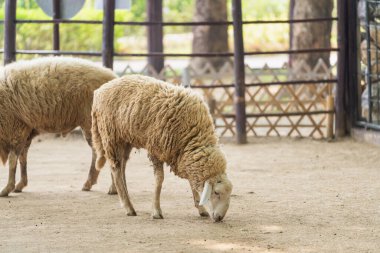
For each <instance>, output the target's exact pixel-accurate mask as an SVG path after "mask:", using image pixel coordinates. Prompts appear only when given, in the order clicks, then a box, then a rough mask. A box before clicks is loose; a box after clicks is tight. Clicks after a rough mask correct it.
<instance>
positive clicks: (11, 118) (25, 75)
mask: <svg viewBox="0 0 380 253" xmlns="http://www.w3.org/2000/svg"><path fill="white" fill-rule="evenodd" d="M114 78H116V75H115V74H114V73H113V72H112V71H111V70H109V69H106V68H103V67H100V66H97V65H95V64H94V63H92V62H90V61H86V60H80V59H75V58H68V57H46V58H40V59H35V60H31V61H19V62H16V63H12V64H9V65H7V66H6V67H5V68H3V69H1V70H0V158H1V160H2V161H3V162H4V163H5V162H6V160H7V157H8V154H9V152H10V150H15V151H16V153H19V152H20V149H22V148H23V145H24V143H23V142H25V140H27V139H28V138H32V136H31V135H36V134H38V133H45V132H48V133H62V134H66V133H68V132H70V131H71V130H73V129H74V128H75V127H77V126H81V127H82V128H84V129H88V131H90V129H91V106H92V99H93V91H94V90H95V89H97V88H99V87H100V86H101V85H102V84H104V83H106V82H108V81H110V80H112V79H114Z"/></svg>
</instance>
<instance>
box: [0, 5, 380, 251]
mask: <svg viewBox="0 0 380 253" xmlns="http://www.w3.org/2000/svg"><path fill="white" fill-rule="evenodd" d="M42 1H43V2H45V3H46V2H48V1H46V0H42ZM42 1H40V2H42ZM74 1H75V2H79V0H73V2H74ZM123 1H124V0H123ZM141 1H143V0H141ZM212 1H214V0H212ZM251 1H252V2H254V1H253V0H251ZM251 1H249V0H247V1H241V0H227V3H229V4H230V3H231V6H230V7H231V8H230V9H231V10H232V11H231V12H232V15H230V19H228V21H223V22H217V21H190V20H189V21H186V22H167V21H165V11H166V10H165V5H164V3H165V0H146V3H147V9H146V14H147V15H146V17H147V20H146V21H128V22H123V21H119V20H118V14H119V13H118V12H117V11H115V7H116V6H117V4H116V3H117V0H104V5H103V6H102V10H101V11H100V12H102V14H104V15H103V16H102V19H100V18H99V19H98V20H94V19H93V18H86V17H87V16H84V17H83V16H82V17H83V18H81V19H65V18H62V16H61V15H60V14H61V10H60V9H61V5H60V3H62V0H54V1H52V2H53V7H54V8H53V12H54V15H53V18H52V19H50V18H46V19H42V18H41V19H38V18H34V19H27V18H21V16H22V15H21V11H20V8H18V5H17V2H18V3H20V0H19V1H16V0H5V1H4V2H5V5H4V7H5V8H4V9H5V16H4V20H3V21H2V24H0V28H2V27H4V35H5V36H4V39H5V40H4V49H3V50H1V51H0V53H1V54H2V56H3V58H4V64H9V63H11V62H13V61H16V60H20V59H21V58H28V57H30V58H34V57H35V56H45V55H70V56H76V57H78V58H91V59H92V60H94V59H95V60H96V61H97V63H95V64H94V66H96V67H98V66H97V65H104V66H106V67H108V68H112V69H113V70H114V72H116V73H117V74H118V75H120V76H122V75H128V74H132V73H137V74H144V75H149V76H153V77H156V78H158V79H162V80H166V81H168V82H171V83H174V84H177V85H183V86H186V87H188V88H189V89H193V91H195V92H197V93H199V94H201V95H202V96H203V98H204V100H205V102H206V103H207V104H208V106H209V109H210V112H211V115H212V117H213V121H214V123H215V126H216V132H217V134H218V135H219V136H221V137H226V138H221V140H220V146H219V143H218V147H220V149H221V150H223V153H224V155H225V157H226V160H227V169H226V173H227V174H228V178H229V179H230V180H231V182H232V184H233V189H232V192H231V195H230V200H231V202H230V204H229V208H228V212H227V215H226V216H225V218H224V219H223V221H222V222H219V223H213V222H212V220H211V219H209V218H207V217H201V213H200V212H198V211H199V210H197V209H198V207H199V206H197V205H196V199H195V197H194V199H193V194H194V192H193V189H191V188H190V187H189V182H188V180H182V179H180V178H178V177H177V176H176V175H175V174H174V173H169V168H168V167H169V166H167V165H163V168H162V179H161V180H163V177H165V180H164V182H163V183H162V192H161V195H160V196H161V197H160V198H159V200H160V201H161V202H160V203H161V207H162V216H163V217H164V219H152V217H154V216H153V215H152V214H154V213H152V212H151V211H152V209H153V208H152V206H153V207H154V203H157V198H156V197H155V198H153V199H155V200H153V201H152V195H153V194H152V193H154V192H156V191H157V187H155V185H156V183H157V180H156V178H155V175H153V174H156V171H154V170H155V169H153V168H152V162H153V161H150V160H149V159H148V158H147V156H148V152H147V151H146V150H145V149H143V148H141V149H139V150H137V149H134V150H133V152H132V154H131V156H130V159H129V160H128V164H127V169H126V174H125V176H124V178H123V180H124V183H125V186H126V185H127V184H128V194H129V195H130V198H131V201H133V205H134V208H135V210H136V213H137V216H127V214H126V212H125V208H123V207H120V206H119V203H118V201H117V200H118V198H119V196H118V195H107V192H108V193H110V192H111V191H112V187H109V186H110V183H111V182H112V181H113V179H112V178H111V177H110V175H109V171H103V172H101V173H100V175H99V178H98V180H97V182H96V184H94V185H93V187H92V188H91V191H81V189H82V190H83V188H81V187H82V185H83V183H84V180H85V179H86V178H87V175H88V164H87V162H89V161H91V158H92V157H91V156H92V155H93V154H92V152H91V150H90V148H89V147H88V143H87V142H86V141H85V140H84V139H83V138H78V137H79V135H77V134H76V133H74V134H70V135H68V136H67V137H65V138H58V137H57V136H56V133H53V134H52V135H49V134H46V135H43V134H41V135H38V136H36V137H35V139H33V145H32V146H31V148H30V150H29V153H28V154H29V155H28V163H27V164H28V180H29V181H27V183H25V185H24V187H25V186H27V187H26V188H23V189H22V192H12V191H11V190H10V192H9V196H8V197H5V196H4V197H0V238H1V239H0V252H154V253H156V252H189V253H210V252H212V253H220V252H274V253H285V252H297V253H298V252H345V253H357V252H378V251H379V248H380V215H379V210H380V209H379V206H380V194H379V193H380V185H379V181H380V173H379V155H378V154H379V148H378V147H375V146H372V145H367V144H366V143H362V142H357V141H355V140H353V138H340V137H344V136H348V135H351V136H354V137H355V134H356V132H357V131H360V132H364V133H365V134H368V136H370V137H371V138H372V137H373V136H374V135H378V136H380V135H379V134H378V132H377V131H378V130H380V127H379V126H380V102H379V100H380V99H379V98H380V88H379V87H380V86H379V73H380V65H379V63H380V60H379V59H378V58H379V56H380V42H379V40H380V36H379V35H380V30H379V27H380V25H379V21H380V0H378V1H374V0H360V1H356V0H353V1H349V0H335V1H334V3H336V5H335V6H336V12H335V11H333V12H332V13H334V14H333V16H332V17H330V16H329V17H327V18H326V17H312V18H311V17H308V18H302V19H298V18H294V16H292V14H291V13H289V18H284V19H281V20H245V19H243V17H244V15H243V14H244V13H245V12H248V11H250V10H249V8H244V2H251ZM295 1H298V3H300V2H306V1H305V0H289V3H290V5H292V4H294V3H295ZM0 2H1V1H0ZM36 2H38V0H36ZM136 2H137V0H136V1H135V3H136ZM262 2H265V3H266V2H267V1H262ZM272 2H274V1H272ZM275 2H276V4H277V2H280V1H278V0H275ZM284 2H285V0H284ZM284 2H283V3H284ZM309 2H313V3H316V2H322V0H318V1H317V0H315V1H314V0H313V1H309ZM326 2H327V1H326ZM194 3H195V0H194ZM286 3H287V2H286ZM242 4H243V7H242ZM163 6H164V8H163ZM38 8H39V7H38ZM17 11H19V12H18V15H16V14H17ZM38 11H40V9H38ZM100 12H99V13H100ZM39 13H41V11H40V12H39ZM335 13H336V14H335ZM31 16H32V15H31ZM78 16H79V15H78ZM89 16H90V15H89ZM98 17H100V16H98ZM326 22H331V23H332V24H333V29H335V34H334V35H333V36H332V40H331V41H333V40H335V39H336V43H332V46H331V47H326V48H323V47H313V48H304V49H292V47H289V49H287V50H275V49H274V50H272V51H269V50H266V51H260V50H255V49H252V50H251V49H249V50H248V47H247V43H248V42H247V36H245V37H243V34H244V29H246V28H247V27H254V28H255V29H259V28H260V27H261V26H270V25H278V24H282V25H285V26H287V25H289V28H290V30H291V29H292V28H294V27H296V25H297V24H305V23H307V24H313V25H314V24H325V23H326ZM42 24H43V26H44V27H49V30H48V29H45V32H46V31H47V32H46V33H45V34H44V35H45V39H44V40H46V38H49V39H50V38H51V47H50V49H51V50H45V49H47V48H49V45H47V46H46V47H45V49H44V50H42V49H37V46H39V45H40V44H39V43H40V40H39V38H35V37H33V36H32V38H28V39H30V40H34V41H37V43H35V44H34V45H37V46H36V47H32V46H31V47H30V48H29V47H28V46H29V45H27V43H25V47H24V46H23V44H22V43H17V42H19V41H20V38H21V39H23V38H25V37H22V36H23V35H24V33H22V32H20V30H19V28H20V27H21V28H27V29H25V30H28V33H26V34H27V35H29V36H30V35H31V34H33V35H34V34H35V33H37V30H38V29H37V28H36V29H35V30H34V26H36V27H38V26H42ZM75 24H83V26H86V27H87V26H89V27H90V28H92V27H95V28H99V30H98V34H97V35H101V36H102V38H100V36H99V37H96V38H95V35H94V38H93V37H91V38H90V40H91V41H95V42H96V43H97V44H99V48H97V49H96V50H95V49H92V48H91V47H90V46H89V45H88V44H86V42H87V40H86V41H85V40H83V41H85V42H82V43H80V44H81V46H82V45H83V44H86V45H85V46H86V47H88V48H89V49H88V50H85V48H86V47H84V46H83V47H81V48H80V49H78V48H75V50H70V49H69V47H66V46H65V43H64V41H65V39H66V38H75V37H74V36H67V37H65V35H66V33H65V32H66V31H67V30H65V28H66V27H73V26H75ZM199 26H201V27H211V26H218V27H220V26H225V27H229V28H230V31H231V33H232V32H233V38H230V39H232V40H233V47H231V50H230V51H228V52H222V53H212V52H208V53H207V52H204V53H184V52H182V53H181V52H180V53H168V52H169V51H170V48H169V50H167V49H166V50H165V49H164V44H165V43H164V42H166V40H165V34H164V31H165V28H167V27H199ZM120 27H134V28H142V29H145V28H146V29H147V33H146V35H147V36H146V38H145V37H143V39H144V40H145V39H146V41H147V52H145V51H137V50H135V51H136V52H132V51H131V52H129V51H128V52H126V51H123V52H121V50H118V48H117V45H118V44H117V41H116V43H115V40H116V39H117V34H118V33H117V32H118V29H119V28H120ZM257 27H259V28H257ZM268 30H269V29H268ZM39 31H41V30H39ZM144 31H145V30H144ZM245 31H246V32H247V30H245ZM188 32H189V30H188ZM290 32H291V31H290ZM307 32H309V31H307ZM189 33H190V32H189ZM87 34H89V33H87ZM76 35H77V34H75V36H76ZM245 35H247V33H245ZM335 35H337V36H336V37H337V38H335V37H334V36H335ZM17 38H18V39H17ZM177 38H178V37H177ZM290 38H291V37H290ZM140 39H141V37H140ZM248 39H249V38H248ZM41 40H42V39H41ZM66 41H67V40H66ZM78 41H79V40H78ZM81 41H82V40H81ZM76 42H77V41H76ZM122 42H125V41H122ZM49 43H50V40H49ZM78 44H79V43H78ZM100 44H101V50H100ZM289 44H291V43H289ZM115 45H116V46H115ZM281 46H282V45H281ZM181 50H182V48H181ZM186 52H187V51H186ZM329 53H331V57H330V59H331V64H329V63H327V62H325V61H324V60H322V59H319V60H318V59H317V60H316V64H315V65H313V66H311V65H310V64H306V63H305V64H304V63H302V60H301V61H299V62H298V64H295V63H294V61H291V58H292V57H289V56H297V55H311V54H313V55H318V56H319V57H320V56H321V55H323V54H329ZM279 55H280V56H281V57H278V56H279ZM0 56H1V55H0ZM191 57H202V58H204V59H208V60H212V59H215V58H217V57H225V58H227V59H229V60H228V61H226V63H224V65H222V66H221V67H220V68H215V67H214V66H213V65H212V64H211V63H206V65H205V66H203V67H202V68H198V67H196V66H194V65H192V64H189V63H188V62H185V63H184V61H182V62H181V64H182V65H180V64H178V65H180V66H178V65H176V64H177V61H174V60H173V59H180V60H182V59H188V58H191ZM264 57H265V58H266V59H265V60H263V58H264ZM277 57H278V58H277ZM288 57H289V59H288ZM268 58H269V61H267V59H268ZM284 58H285V60H284ZM134 59H143V60H145V59H147V62H145V61H144V62H143V64H140V63H141V61H140V62H139V65H138V64H136V62H133V61H134ZM272 59H275V60H278V59H280V61H277V62H276V64H275V66H273V65H272V63H273V62H270V60H272ZM55 60H56V59H55ZM121 60H122V61H121ZM126 60H130V62H128V61H126ZM171 62H175V63H174V64H172V63H171ZM178 62H180V61H178ZM183 63H184V64H183ZM137 65H138V66H137ZM73 68H74V69H77V68H75V67H73ZM45 69H48V68H45ZM45 69H44V70H45ZM49 70H50V69H49ZM35 72H37V73H39V71H35ZM53 72H54V71H53ZM73 72H74V71H72V70H71V71H70V73H68V75H69V76H70V75H73ZM107 72H110V71H108V70H107ZM41 73H43V72H41ZM82 73H83V72H82ZM112 75H113V73H112ZM113 77H114V76H113ZM0 79H2V78H0ZM58 79H59V78H58ZM49 80H50V79H49ZM62 80H66V79H65V78H62ZM15 83H17V82H15ZM20 83H21V82H20ZM25 83H27V82H25ZM48 83H50V82H48ZM1 86H3V87H5V86H4V85H1ZM65 87H66V86H65ZM2 89H3V88H2ZM1 91H2V90H1ZM75 91H77V90H75ZM11 92H12V91H11ZM16 92H18V90H16ZM16 92H15V93H16ZM41 93H43V92H41ZM46 93H48V92H46ZM1 94H2V93H1ZM71 94H72V93H71ZM78 94H79V93H78ZM1 96H2V95H1ZM58 96H59V95H58ZM2 97H3V96H2ZM28 98H29V97H27V99H26V100H27V101H28V102H29V104H33V103H34V101H35V100H33V99H35V98H34V97H33V98H32V97H31V100H28ZM123 99H124V97H123ZM1 101H3V100H1ZM24 101H25V100H24ZM65 101H66V100H65ZM69 102H70V103H71V102H72V101H69ZM1 104H2V105H5V106H3V107H2V108H0V115H6V117H8V115H10V114H4V113H3V112H8V111H11V110H13V108H7V103H1ZM49 104H50V103H49ZM4 108H5V109H4ZM78 108H79V110H81V109H82V107H81V106H78ZM160 108H165V107H164V106H162V107H160ZM42 113H44V112H42ZM56 114H58V115H59V113H56ZM108 114H109V113H108ZM160 115H161V114H160ZM6 117H2V116H0V126H1V128H0V135H4V131H2V129H3V128H2V126H3V125H4V124H3V122H4V121H5V122H11V121H10V120H8V118H6ZM4 118H6V119H5V120H4ZM15 118H17V117H15ZM184 118H186V117H184ZM199 118H201V117H199ZM186 120H187V119H186ZM188 120H189V121H191V118H189V119H188ZM57 121H59V120H57ZM163 122H165V121H163ZM209 122H210V121H209ZM111 123H113V122H111ZM11 125H12V124H11ZM115 125H116V124H115ZM209 125H211V122H210V124H209ZM172 126H176V124H173V125H172ZM181 129H183V128H181ZM210 129H211V127H210ZM7 130H9V131H7V132H6V133H13V132H16V133H17V131H15V130H14V129H13V128H12V127H10V129H7ZM192 133H193V131H191V134H192ZM373 133H374V135H372V134H373ZM376 133H377V134H376ZM8 135H9V134H8ZM163 136H165V135H163ZM256 136H260V137H261V136H280V137H287V136H290V137H309V138H302V139H301V138H252V137H256ZM11 137H12V136H11ZM334 137H337V138H339V141H331V142H330V141H329V142H327V141H314V140H313V139H322V140H327V139H330V138H334ZM2 138H3V137H2V136H0V141H1V142H0V146H2V145H3V144H2V143H3V139H2ZM231 138H232V139H233V140H235V142H236V143H239V144H242V143H246V142H250V143H249V144H247V145H236V144H235V143H232V142H231V141H230V139H231ZM10 139H12V138H10ZM162 139H165V138H162ZM167 139H171V138H167ZM215 139H216V138H215ZM12 140H13V139H12ZM165 140H166V139H165ZM203 151H205V152H206V151H207V150H202V152H203ZM202 152H201V151H200V152H199V154H201V153H202ZM197 154H198V153H197ZM197 157H198V156H197ZM25 159H26V157H25ZM8 160H9V159H8ZM93 161H95V160H93ZM16 164H17V162H16ZM16 164H13V165H14V167H13V168H14V175H15V172H16V167H17V165H16ZM93 164H94V163H92V165H93ZM8 165H9V164H8ZM20 165H21V166H19V167H18V168H17V171H18V172H20V171H21V173H22V166H23V165H22V164H21V163H20ZM109 165H110V164H107V166H106V167H110V166H109ZM186 165H187V164H186ZM0 167H1V166H0ZM189 167H191V168H196V166H192V165H191V166H189ZM9 168H11V167H9ZM20 168H21V169H20ZM24 170H25V172H24V173H25V175H26V162H24ZM164 171H165V173H164ZM164 174H165V175H164ZM9 175H11V171H10V170H9V172H8V170H5V169H3V168H0V185H1V186H6V187H7V186H8V185H9V184H8V182H9V179H8V178H9ZM7 176H8V178H7ZM17 176H18V173H17V174H16V176H15V177H17ZM17 179H18V178H17ZM13 181H15V182H16V181H17V180H13ZM86 182H87V181H86ZM217 183H218V182H217ZM204 188H206V187H204ZM213 188H215V187H213ZM125 189H126V187H125ZM0 190H1V189H0ZM85 190H86V189H85ZM214 190H215V189H213V191H214ZM0 193H1V192H0ZM115 193H117V190H116V191H115V189H114V191H113V194H115ZM214 194H216V193H215V192H214ZM153 196H154V195H153ZM155 201H156V202H155ZM152 203H153V205H152ZM209 214H213V213H211V212H209ZM161 218H162V217H161Z"/></svg>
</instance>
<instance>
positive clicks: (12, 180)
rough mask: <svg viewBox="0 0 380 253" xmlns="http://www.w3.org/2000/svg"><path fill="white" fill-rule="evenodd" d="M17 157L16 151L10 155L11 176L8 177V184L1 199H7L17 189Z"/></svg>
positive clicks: (0, 195) (0, 194) (1, 194)
mask: <svg viewBox="0 0 380 253" xmlns="http://www.w3.org/2000/svg"><path fill="white" fill-rule="evenodd" d="M17 158H18V157H17V155H16V153H15V152H14V151H11V152H10V153H9V176H8V184H7V186H5V188H4V189H3V190H2V191H1V193H0V197H6V196H8V194H9V193H10V192H12V191H13V190H14V189H15V184H16V168H17Z"/></svg>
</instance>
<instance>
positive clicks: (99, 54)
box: [16, 50, 102, 56]
mask: <svg viewBox="0 0 380 253" xmlns="http://www.w3.org/2000/svg"><path fill="white" fill-rule="evenodd" d="M16 54H40V55H87V56H101V55H102V53H100V52H80V51H79V52H78V51H59V50H16Z"/></svg>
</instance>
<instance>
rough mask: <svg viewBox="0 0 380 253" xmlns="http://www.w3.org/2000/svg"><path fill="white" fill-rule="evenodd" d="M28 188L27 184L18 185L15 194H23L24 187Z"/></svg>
mask: <svg viewBox="0 0 380 253" xmlns="http://www.w3.org/2000/svg"><path fill="white" fill-rule="evenodd" d="M25 186H26V184H24V183H21V182H20V183H18V184H17V185H16V188H15V190H14V192H22V189H24V187H25Z"/></svg>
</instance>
